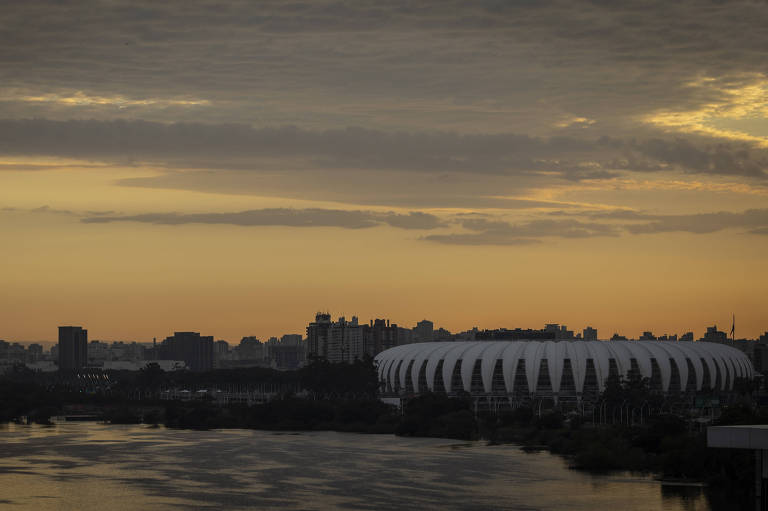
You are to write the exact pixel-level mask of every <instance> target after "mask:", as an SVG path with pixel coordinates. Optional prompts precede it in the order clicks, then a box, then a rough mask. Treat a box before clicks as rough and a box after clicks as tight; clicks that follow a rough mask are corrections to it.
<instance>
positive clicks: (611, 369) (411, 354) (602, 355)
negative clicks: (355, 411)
mask: <svg viewBox="0 0 768 511" xmlns="http://www.w3.org/2000/svg"><path fill="white" fill-rule="evenodd" d="M375 363H376V366H377V371H378V375H379V381H380V383H381V389H382V395H384V396H390V397H407V396H413V395H417V394H420V393H426V392H435V393H444V394H448V395H457V394H460V393H463V392H466V393H469V394H470V395H471V396H472V397H473V398H475V399H476V400H477V399H481V400H485V401H488V402H491V401H493V402H494V403H495V406H498V404H499V403H502V404H509V405H512V406H516V405H517V404H519V403H522V402H526V401H531V400H552V401H553V402H554V403H555V404H557V403H558V402H566V401H570V402H581V401H582V400H594V399H596V398H597V397H598V396H599V395H600V393H601V392H602V391H603V390H604V389H605V381H606V379H607V378H608V377H609V376H611V375H615V376H623V377H625V378H630V377H631V376H632V375H639V376H642V377H644V378H648V381H649V383H650V387H651V389H652V390H654V391H657V392H660V393H663V394H664V395H666V396H669V395H677V396H684V395H696V394H700V393H705V392H706V393H709V394H713V393H715V394H716V393H727V392H729V391H731V390H732V389H733V387H734V383H735V382H736V380H737V379H738V378H747V379H751V378H753V377H754V370H753V367H752V363H751V361H750V360H749V358H748V357H747V356H746V355H745V354H744V353H742V352H741V351H739V350H737V349H735V348H731V347H729V346H726V345H723V344H717V343H710V342H685V341H683V342H660V341H472V342H429V343H416V344H406V345H402V346H397V347H394V348H391V349H388V350H386V351H383V352H381V353H380V354H379V355H377V356H376V358H375Z"/></svg>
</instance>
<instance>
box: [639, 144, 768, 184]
mask: <svg viewBox="0 0 768 511" xmlns="http://www.w3.org/2000/svg"><path fill="white" fill-rule="evenodd" d="M635 147H636V148H637V150H638V151H639V152H640V153H641V154H643V155H645V156H648V157H651V158H653V159H654V160H656V161H658V162H663V163H667V164H669V165H673V166H675V167H677V168H680V169H683V170H687V171H689V172H696V173H707V174H731V175H742V176H750V177H761V178H762V177H765V176H766V170H767V169H768V158H767V157H766V156H765V155H763V154H761V155H758V156H755V154H754V150H753V149H752V148H751V147H750V146H749V145H747V144H733V143H730V144H729V143H725V142H719V143H716V144H713V145H710V146H709V147H700V146H697V145H696V144H694V143H693V142H691V141H690V140H685V139H683V138H680V137H676V138H674V139H672V140H663V139H659V138H653V139H650V140H646V141H643V142H639V143H636V144H635Z"/></svg>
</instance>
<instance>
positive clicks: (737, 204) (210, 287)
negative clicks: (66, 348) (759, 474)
mask: <svg viewBox="0 0 768 511" xmlns="http://www.w3.org/2000/svg"><path fill="white" fill-rule="evenodd" d="M737 4H738V6H736V4H727V5H726V4H723V5H720V4H713V5H711V6H708V7H707V8H706V9H702V8H699V7H698V6H696V5H695V4H690V3H688V2H676V3H669V4H668V5H659V6H656V7H655V8H654V9H643V10H641V11H640V10H636V9H633V8H631V6H625V5H623V4H619V3H616V4H612V3H609V4H594V3H592V2H587V3H583V4H582V3H580V2H573V3H563V4H552V5H547V6H544V7H541V8H536V9H534V8H529V7H527V6H522V5H521V6H513V5H511V4H510V5H499V4H497V3H494V5H493V6H490V5H486V4H485V3H483V2H477V3H475V2H472V3H466V4H462V3H458V4H455V5H453V6H452V8H450V9H448V8H446V7H445V5H444V4H443V3H442V2H423V3H422V5H421V7H420V8H419V9H417V10H414V9H398V8H396V7H395V6H393V5H384V6H382V5H374V4H366V3H364V2H361V3H354V4H349V3H338V2H335V1H334V0H319V1H313V2H302V1H299V2H296V3H292V5H291V6H287V5H285V4H284V3H282V2H266V3H258V4H247V3H246V4H242V3H236V4H233V5H231V6H229V8H228V9H225V8H222V7H221V2H218V3H216V4H215V7H216V8H215V9H213V8H211V6H206V1H205V0H201V1H200V2H199V3H198V2H195V3H190V4H189V5H188V6H187V7H185V11H184V13H183V15H182V14H180V13H179V12H177V11H176V9H174V8H173V7H172V6H170V5H166V4H154V5H152V6H143V7H141V8H139V7H137V6H135V5H133V4H132V3H131V2H127V1H125V2H124V1H123V0H116V1H115V2H112V3H109V4H104V5H101V6H99V7H98V8H91V7H89V6H88V5H85V4H83V5H71V6H68V7H67V8H64V7H61V6H47V7H42V6H39V5H36V4H34V3H29V4H24V5H19V6H17V7H15V8H14V9H12V10H8V11H7V12H6V13H4V14H6V17H5V18H6V19H5V21H6V24H5V29H4V31H0V61H2V62H4V64H3V66H2V69H0V234H1V235H2V242H3V248H2V250H0V290H2V292H0V339H6V340H11V341H15V340H20V341H34V340H54V339H55V337H56V327H57V326H58V325H62V324H78V325H83V326H85V327H86V328H88V330H89V332H90V337H91V339H115V340H117V339H125V340H139V341H149V340H151V339H152V338H153V337H158V338H163V337H165V336H166V335H169V334H171V333H172V332H173V331H174V330H197V331H200V332H203V333H205V334H208V335H214V336H215V337H216V338H218V339H226V340H228V341H230V342H237V341H239V339H240V338H241V337H243V336H246V335H256V336H258V337H260V338H268V337H270V336H273V335H274V336H280V335H282V334H285V333H303V332H304V328H305V326H306V324H307V323H308V322H309V321H311V320H312V318H313V317H314V314H315V312H316V311H317V310H328V311H330V312H331V313H332V314H333V315H334V317H336V316H338V315H346V316H348V317H349V316H352V315H357V316H358V317H359V318H360V319H361V321H367V320H369V319H372V318H377V317H381V318H389V319H391V320H392V321H393V322H397V323H398V324H401V325H404V326H408V327H412V326H413V325H414V324H415V323H416V322H417V321H419V320H421V319H424V318H428V319H431V320H432V321H434V322H435V324H436V325H438V326H442V327H445V328H447V329H449V330H451V331H454V332H456V331H461V330H465V329H469V328H472V327H474V326H477V327H480V328H498V327H509V328H513V327H523V328H540V327H543V325H544V323H550V322H557V323H561V324H566V325H568V327H570V328H572V329H575V330H576V331H581V329H582V328H584V327H585V326H587V325H591V326H593V327H596V328H597V329H598V331H599V334H600V337H601V338H607V337H610V335H612V334H613V333H614V332H619V333H622V334H624V335H627V336H629V337H636V336H638V335H639V334H640V333H641V332H643V331H644V330H652V331H653V332H655V333H656V334H663V333H669V334H672V333H677V334H681V333H683V332H687V331H693V332H694V333H695V335H696V337H699V336H701V335H702V334H703V332H704V330H705V328H706V327H707V326H711V325H712V324H717V325H718V326H719V327H720V328H721V329H723V330H726V331H728V330H730V322H731V315H732V314H735V315H736V334H737V337H740V336H744V337H748V338H754V337H757V336H759V335H761V334H762V333H763V332H765V331H766V330H768V314H767V313H766V307H765V290H766V289H768V257H766V254H768V75H767V74H766V73H765V71H764V52H762V51H761V50H760V49H761V48H762V47H763V46H761V45H765V44H768V31H765V30H764V27H765V25H766V24H768V9H765V8H764V7H763V6H760V5H757V4H753V3H750V2H746V3H737ZM735 9H737V10H735ZM679 19H687V20H689V21H690V23H688V24H686V26H685V27H680V26H679V24H678V23H676V20H679ZM372 20H375V22H374V21H372ZM69 26H71V27H77V29H76V30H74V29H73V30H66V29H62V27H69ZM712 48H718V51H717V52H713V50H712Z"/></svg>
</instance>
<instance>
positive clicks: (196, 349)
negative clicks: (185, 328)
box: [159, 332, 213, 371]
mask: <svg viewBox="0 0 768 511" xmlns="http://www.w3.org/2000/svg"><path fill="white" fill-rule="evenodd" d="M159 349H160V354H161V357H160V358H163V359H168V360H183V361H184V363H185V364H186V365H187V367H188V368H190V369H191V370H192V371H210V370H211V369H213V336H201V335H200V333H198V332H174V333H173V335H172V336H171V337H166V338H165V340H164V341H163V342H162V343H161V344H160V346H159Z"/></svg>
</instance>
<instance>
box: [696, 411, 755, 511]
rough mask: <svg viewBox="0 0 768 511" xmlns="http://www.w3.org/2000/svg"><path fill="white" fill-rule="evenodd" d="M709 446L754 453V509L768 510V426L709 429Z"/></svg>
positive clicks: (716, 427)
mask: <svg viewBox="0 0 768 511" xmlns="http://www.w3.org/2000/svg"><path fill="white" fill-rule="evenodd" d="M707 446H709V447H720V448H726V449H751V450H752V451H754V456H755V468H754V472H755V507H754V509H755V510H757V511H766V510H768V425H744V426H712V427H709V428H707ZM744 468H745V469H746V467H744Z"/></svg>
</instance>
